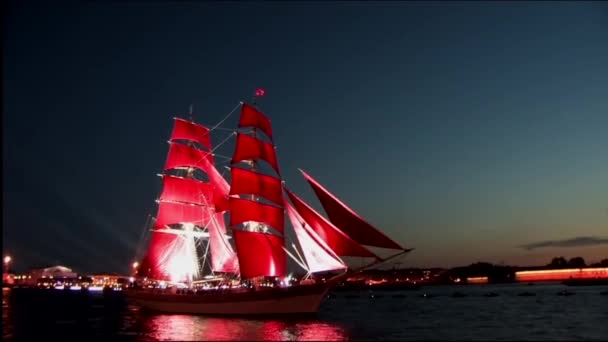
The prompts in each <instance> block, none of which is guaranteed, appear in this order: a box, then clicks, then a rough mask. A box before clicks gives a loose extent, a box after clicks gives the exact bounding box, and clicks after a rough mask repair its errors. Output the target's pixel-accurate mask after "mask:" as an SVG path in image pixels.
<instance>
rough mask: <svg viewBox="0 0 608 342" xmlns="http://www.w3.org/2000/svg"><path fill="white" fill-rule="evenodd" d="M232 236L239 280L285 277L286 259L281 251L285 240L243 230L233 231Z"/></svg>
mask: <svg viewBox="0 0 608 342" xmlns="http://www.w3.org/2000/svg"><path fill="white" fill-rule="evenodd" d="M233 234H234V242H235V245H236V251H237V255H238V258H239V265H240V269H241V278H243V279H251V278H255V277H262V276H266V277H284V276H285V275H286V269H287V259H286V257H285V251H284V250H283V246H284V245H285V240H284V239H283V238H282V237H280V236H276V235H269V234H263V233H256V232H248V231H244V230H234V231H233Z"/></svg>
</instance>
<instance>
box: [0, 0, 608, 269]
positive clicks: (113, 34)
mask: <svg viewBox="0 0 608 342" xmlns="http://www.w3.org/2000/svg"><path fill="white" fill-rule="evenodd" d="M2 22H3V23H2V29H3V36H2V38H3V39H2V41H3V49H2V53H3V73H2V75H3V76H2V78H3V79H2V80H3V140H2V143H3V169H2V170H3V213H4V215H3V249H4V250H5V253H10V254H11V255H12V256H13V258H14V260H15V266H17V267H21V268H26V267H30V266H37V265H41V264H49V263H51V264H54V263H61V264H65V265H68V266H72V267H74V268H78V269H84V270H87V271H101V270H104V271H117V272H124V271H126V270H127V269H128V267H129V264H130V263H131V262H132V260H133V256H134V254H135V249H136V247H137V243H138V239H139V237H140V234H141V233H142V231H143V229H144V223H145V221H146V217H147V215H148V214H153V213H154V208H155V203H154V200H155V198H156V196H157V195H158V192H159V190H160V179H159V178H158V177H156V176H155V174H156V173H158V172H160V171H161V170H162V166H163V164H164V161H165V158H166V152H167V148H168V146H167V143H166V140H167V139H168V138H169V134H170V131H171V125H172V119H171V118H172V117H173V116H175V115H179V116H185V115H186V112H187V110H188V107H189V105H190V104H193V105H194V118H195V120H196V121H199V122H201V123H204V124H214V123H216V122H218V121H219V120H221V119H222V118H223V117H224V116H225V115H226V114H227V113H228V112H230V110H232V109H233V108H234V107H235V105H237V104H238V101H240V100H248V99H249V97H250V96H251V94H252V92H253V90H254V89H255V88H257V87H262V88H264V89H265V90H266V96H265V97H264V98H263V100H262V103H261V107H262V109H263V110H264V112H265V113H266V114H267V115H268V116H269V117H270V118H271V119H272V122H273V126H274V130H275V142H276V144H277V146H278V154H279V162H280V163H281V169H282V173H283V175H284V178H285V180H286V182H287V184H288V186H290V188H291V189H293V190H294V191H295V192H296V193H298V194H300V195H301V196H302V197H303V198H304V199H305V200H307V201H308V202H309V203H311V204H313V206H314V207H316V208H320V205H319V204H318V203H317V201H316V198H315V197H314V195H313V192H312V191H311V189H310V188H308V185H307V184H306V183H305V181H304V180H303V178H302V177H300V174H299V173H298V172H297V168H298V167H301V168H303V169H305V170H306V171H308V172H310V173H311V174H312V175H313V176H314V177H316V178H317V179H318V180H319V181H320V182H322V183H323V184H324V185H325V186H326V187H327V188H328V189H329V190H331V191H332V192H333V193H335V194H336V195H337V196H339V197H340V198H341V199H343V200H344V201H345V202H346V203H348V204H349V205H350V206H351V207H353V208H354V209H355V210H357V211H358V212H359V213H360V214H361V215H362V216H364V217H366V218H367V219H368V220H369V221H370V222H372V223H374V224H375V225H376V226H378V227H379V228H380V229H381V230H383V231H385V232H387V233H388V234H389V235H391V236H393V237H394V238H395V239H396V240H398V241H400V242H401V243H403V244H404V245H407V246H412V247H415V248H416V250H415V251H414V252H412V253H411V254H410V255H409V256H408V257H407V258H406V259H404V260H403V265H405V266H422V265H425V266H452V265H460V264H468V263H471V262H475V261H480V260H484V261H489V262H505V263H510V264H520V265H521V264H539V263H546V262H548V261H550V258H551V257H553V256H559V255H564V256H566V257H573V256H578V255H580V256H583V257H585V258H586V259H588V261H597V260H599V259H600V258H605V257H608V252H607V250H608V246H607V245H606V242H607V241H608V240H606V238H607V237H608V152H607V151H608V62H607V61H608V5H607V4H606V3H603V2H554V3H551V2H538V3H535V2H513V3H509V2H469V3H458V2H446V3H427V2H388V3H381V2H356V3H355V2H353V3H349V2H328V3H315V2H293V3H280V2H260V3H255V2H240V3H239V2H232V3H220V2H217V3H203V2H201V3H196V2H187V3H186V2H184V3H181V2H127V3H122V2H112V3H105V2H90V3H80V4H78V5H76V4H71V5H67V4H53V5H35V4H34V3H33V2H18V1H16V2H14V3H13V5H12V6H8V5H4V9H3V20H2ZM236 120H237V115H236V114H235V115H234V116H232V117H231V118H230V119H229V120H228V121H227V122H226V124H225V125H224V126H225V127H226V126H231V125H232V126H234V125H235V124H236ZM222 134H224V136H225V132H222V133H220V134H218V137H219V139H221V137H222ZM214 138H215V137H214ZM215 142H217V140H215ZM230 153H231V151H228V152H226V154H230ZM577 237H590V239H576V238H577ZM569 239H574V240H571V241H574V242H573V243H572V244H571V245H572V246H570V248H566V247H559V248H558V247H550V246H549V247H545V248H528V249H526V248H522V246H524V245H527V244H531V243H538V242H543V241H545V240H550V241H553V242H555V244H560V245H566V246H567V245H568V243H563V241H562V240H569ZM576 241H586V242H584V243H576ZM560 242H561V243H560ZM549 245H551V243H549Z"/></svg>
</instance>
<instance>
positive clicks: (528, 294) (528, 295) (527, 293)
mask: <svg viewBox="0 0 608 342" xmlns="http://www.w3.org/2000/svg"><path fill="white" fill-rule="evenodd" d="M517 295H518V296H519V297H533V296H536V293H534V292H527V291H526V292H520V293H518V294H517Z"/></svg>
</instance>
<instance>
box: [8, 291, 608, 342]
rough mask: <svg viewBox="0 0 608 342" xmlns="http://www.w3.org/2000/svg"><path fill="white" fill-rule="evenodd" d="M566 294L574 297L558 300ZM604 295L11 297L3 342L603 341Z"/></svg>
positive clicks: (607, 311) (606, 321) (607, 305)
mask: <svg viewBox="0 0 608 342" xmlns="http://www.w3.org/2000/svg"><path fill="white" fill-rule="evenodd" d="M563 290H567V291H570V292H572V293H573V294H572V295H569V296H563V295H558V293H559V292H560V291H563ZM606 291H608V287H607V286H589V287H566V286H563V285H558V284H548V285H535V286H525V285H504V286H498V285H485V286H466V287H455V286H450V287H425V288H423V289H421V290H419V291H405V292H377V293H374V298H370V295H369V293H368V292H349V293H337V294H334V295H333V296H332V297H331V298H328V299H327V300H326V301H325V303H324V304H323V306H322V309H321V311H320V313H319V315H318V316H317V317H316V318H314V319H307V320H298V321H293V320H279V319H268V320H254V319H234V318H209V317H203V316H190V315H154V314H149V313H143V312H140V310H139V309H138V308H137V307H136V306H133V305H126V304H123V303H121V300H120V298H114V299H113V300H110V301H108V300H105V301H103V300H102V299H101V297H99V298H79V297H78V296H76V297H75V296H73V295H71V296H72V297H73V298H70V299H62V300H67V301H68V302H65V304H63V305H57V302H61V301H58V300H57V298H55V299H54V300H53V301H50V300H48V299H44V298H43V299H40V298H36V299H32V300H21V301H9V300H7V297H9V296H8V292H5V291H3V310H2V316H3V317H2V318H3V339H5V340H31V339H33V338H37V339H40V338H41V337H45V339H46V340H48V339H49V338H51V339H52V338H53V337H59V338H61V337H75V336H76V337H81V338H82V339H83V340H86V339H87V338H88V337H93V336H95V337H103V338H108V339H110V340H118V339H120V340H123V339H126V340H130V341H142V340H147V341H149V340H180V341H184V340H186V341H189V340H190V341H191V340H198V341H201V340H249V341H250V340H288V341H295V340H324V341H331V340H355V341H356V340H382V341H386V340H400V341H402V340H535V341H538V340H553V341H554V340H585V341H589V340H598V341H599V340H604V341H605V340H608V295H606ZM455 292H458V293H459V294H460V295H459V296H454V293H455ZM524 292H529V293H530V294H533V295H530V294H529V295H528V296H524V295H522V293H524ZM425 293H427V294H428V295H429V296H427V297H424V296H423V294H425ZM489 293H493V294H494V296H489V295H488V294H489ZM47 296H48V294H47ZM36 308H37V309H36Z"/></svg>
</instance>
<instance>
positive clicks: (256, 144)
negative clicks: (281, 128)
mask: <svg viewBox="0 0 608 342" xmlns="http://www.w3.org/2000/svg"><path fill="white" fill-rule="evenodd" d="M253 159H261V160H264V161H266V162H268V164H270V166H272V168H273V169H274V170H275V171H276V172H277V174H280V172H279V163H278V161H277V155H276V153H275V150H274V146H273V145H272V144H269V143H267V142H264V141H262V140H259V139H256V138H254V137H251V136H249V135H246V134H241V133H238V134H237V137H236V148H235V151H234V155H233V156H232V163H233V164H234V163H238V162H240V161H243V160H253Z"/></svg>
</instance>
